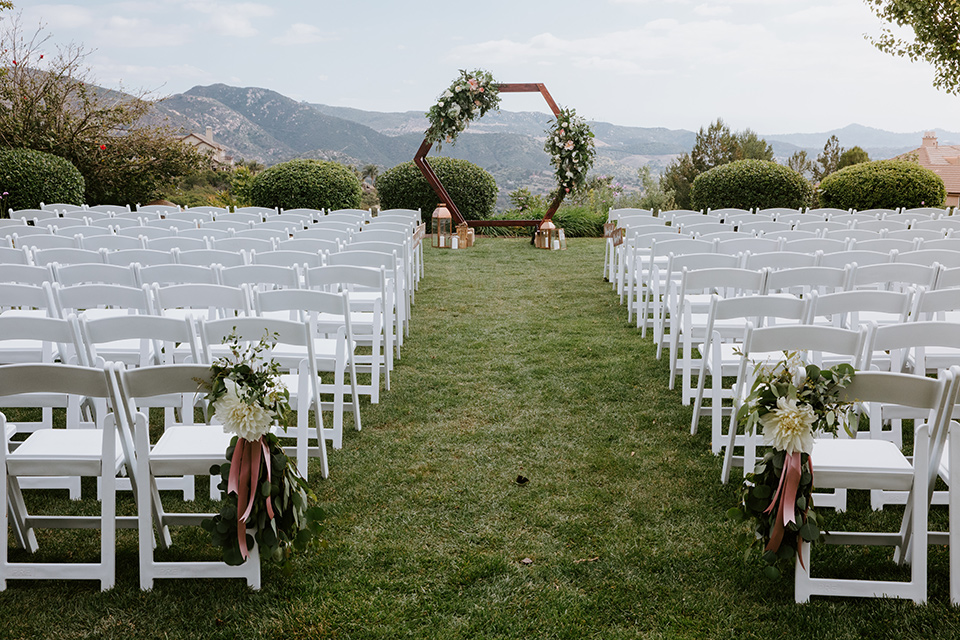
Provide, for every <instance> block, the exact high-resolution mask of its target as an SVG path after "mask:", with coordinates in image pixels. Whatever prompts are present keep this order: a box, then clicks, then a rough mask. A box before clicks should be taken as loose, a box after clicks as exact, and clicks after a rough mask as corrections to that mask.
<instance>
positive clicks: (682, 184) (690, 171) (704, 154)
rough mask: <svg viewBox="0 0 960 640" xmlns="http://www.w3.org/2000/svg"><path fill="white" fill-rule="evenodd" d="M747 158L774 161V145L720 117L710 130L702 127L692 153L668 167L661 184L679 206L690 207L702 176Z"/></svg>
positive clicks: (681, 157)
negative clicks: (693, 188) (692, 191)
mask: <svg viewBox="0 0 960 640" xmlns="http://www.w3.org/2000/svg"><path fill="white" fill-rule="evenodd" d="M744 158H750V159H755V160H773V148H772V147H771V146H770V145H768V144H767V141H766V140H764V139H763V138H761V137H759V136H758V135H757V134H756V133H755V132H754V131H752V130H750V129H746V130H744V131H741V132H738V133H733V132H731V131H730V127H728V126H727V125H726V124H725V123H724V122H723V119H722V118H717V119H716V121H715V122H713V123H712V124H711V125H710V126H708V127H707V128H706V129H704V128H703V127H700V131H699V132H697V139H696V142H695V143H694V145H693V149H692V150H691V151H690V153H684V154H682V155H681V156H680V157H678V158H677V159H676V160H674V161H673V162H671V163H670V164H669V165H668V166H667V168H666V170H665V171H664V172H663V175H662V176H661V177H660V187H661V189H662V190H663V192H664V193H670V192H672V193H673V199H674V202H675V203H676V206H677V207H679V208H681V209H689V208H690V207H691V200H690V188H691V186H692V185H693V181H694V180H695V179H696V177H697V176H698V175H700V174H701V173H704V172H706V171H709V170H710V169H712V168H714V167H718V166H720V165H722V164H727V163H729V162H733V161H735V160H742V159H744Z"/></svg>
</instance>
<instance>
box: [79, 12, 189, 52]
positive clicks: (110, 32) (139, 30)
mask: <svg viewBox="0 0 960 640" xmlns="http://www.w3.org/2000/svg"><path fill="white" fill-rule="evenodd" d="M94 33H95V35H96V37H95V38H94V39H93V43H97V42H109V43H110V44H111V45H112V46H119V47H125V48H141V47H169V46H181V45H184V44H186V43H187V42H188V40H189V37H188V35H189V34H188V33H187V31H186V30H184V29H182V28H177V27H175V26H174V27H171V25H159V24H157V23H156V22H154V21H153V20H150V19H147V18H129V17H126V16H110V17H108V18H106V19H105V20H102V21H100V22H99V23H98V28H97V29H95V30H94Z"/></svg>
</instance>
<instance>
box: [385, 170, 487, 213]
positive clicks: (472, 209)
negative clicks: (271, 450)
mask: <svg viewBox="0 0 960 640" xmlns="http://www.w3.org/2000/svg"><path fill="white" fill-rule="evenodd" d="M427 162H429V163H430V166H431V167H432V168H433V171H434V172H435V173H436V174H437V177H438V178H440V182H442V183H443V186H444V188H446V190H447V193H449V194H450V197H451V198H453V202H454V203H455V204H456V205H457V209H459V210H460V214H461V215H462V216H463V217H464V218H465V219H466V220H485V219H486V218H488V217H490V215H491V214H492V213H493V207H494V205H496V203H497V181H496V180H494V179H493V176H492V175H490V173H488V172H487V171H485V170H484V169H482V168H480V167H478V166H477V165H475V164H473V163H471V162H467V161H466V160H460V159H457V158H447V157H445V156H436V157H434V158H430V159H429V160H428V161H427ZM377 194H378V195H379V196H380V207H381V208H383V209H420V211H421V212H422V213H423V219H424V220H427V221H429V220H430V214H431V213H432V212H433V210H434V209H436V208H437V203H438V202H439V200H438V199H437V194H435V193H434V192H433V189H431V188H430V184H429V183H428V182H427V179H426V178H424V177H423V174H422V173H420V169H418V168H417V166H416V165H415V164H414V163H413V161H410V162H404V163H402V164H398V165H397V166H395V167H393V168H392V169H388V170H387V171H384V172H383V173H381V174H380V175H379V176H377Z"/></svg>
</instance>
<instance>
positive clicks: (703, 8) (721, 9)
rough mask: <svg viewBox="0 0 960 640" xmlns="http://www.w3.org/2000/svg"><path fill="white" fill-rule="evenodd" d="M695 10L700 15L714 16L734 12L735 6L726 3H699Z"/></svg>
mask: <svg viewBox="0 0 960 640" xmlns="http://www.w3.org/2000/svg"><path fill="white" fill-rule="evenodd" d="M693 12H694V13H695V14H696V15H698V16H704V17H707V18H713V17H716V16H728V15H730V14H731V13H733V7H731V6H730V5H726V4H720V5H718V4H698V5H697V6H695V7H694V8H693Z"/></svg>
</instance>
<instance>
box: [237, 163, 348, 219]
mask: <svg viewBox="0 0 960 640" xmlns="http://www.w3.org/2000/svg"><path fill="white" fill-rule="evenodd" d="M247 195H248V196H249V199H250V202H251V203H252V204H253V206H255V207H271V208H272V207H282V208H284V209H357V208H359V207H360V197H361V190H360V179H359V178H358V177H357V174H355V173H354V172H353V171H352V170H351V169H350V168H348V167H345V166H343V165H342V164H339V163H336V162H328V161H326V160H307V159H299V160H290V161H288V162H281V163H280V164H278V165H274V166H272V167H270V168H269V169H267V170H266V171H262V172H260V173H259V174H257V175H256V177H254V178H253V180H252V181H251V183H250V187H249V189H248V190H247Z"/></svg>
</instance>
